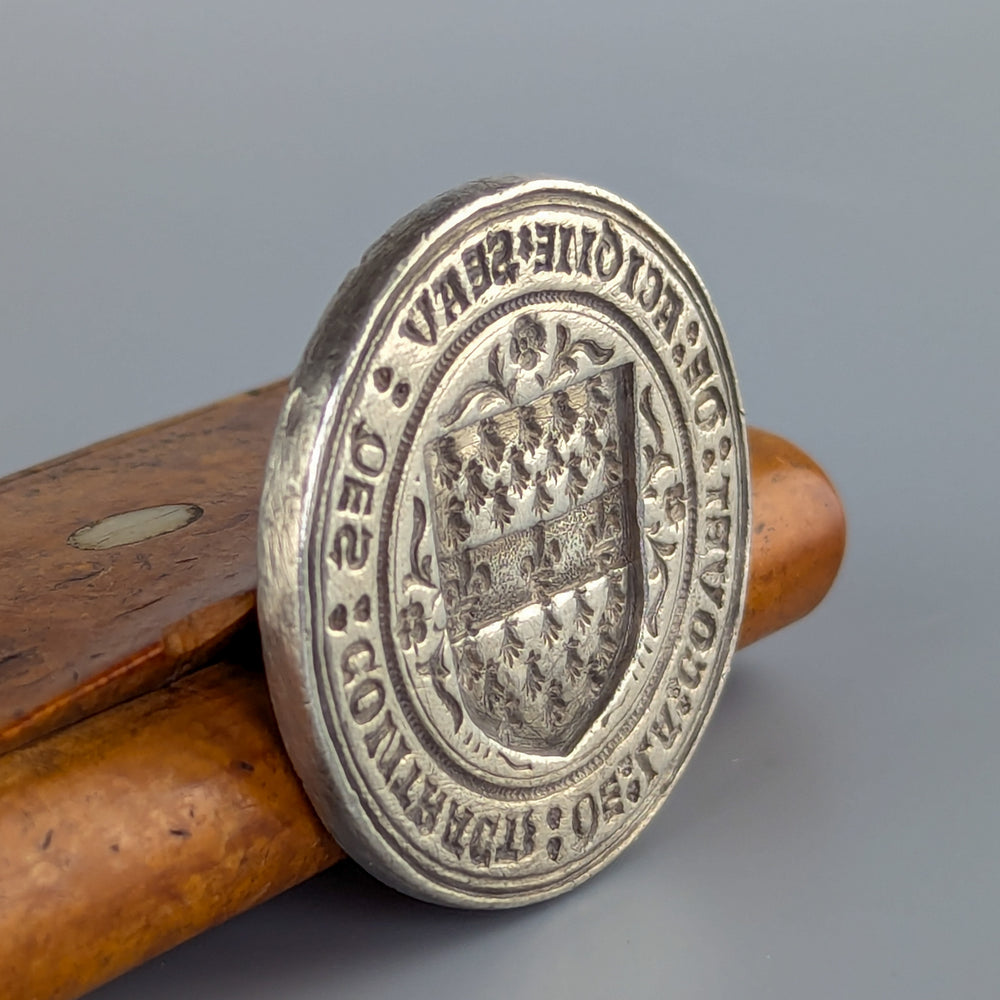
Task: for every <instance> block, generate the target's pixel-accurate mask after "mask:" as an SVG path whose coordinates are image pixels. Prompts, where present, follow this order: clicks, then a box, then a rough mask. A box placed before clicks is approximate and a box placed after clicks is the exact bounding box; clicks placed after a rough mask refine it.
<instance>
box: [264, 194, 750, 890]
mask: <svg viewBox="0 0 1000 1000" xmlns="http://www.w3.org/2000/svg"><path fill="white" fill-rule="evenodd" d="M748 505H749V488H748V471H747V447H746V434H745V426H744V422H743V414H742V410H741V406H740V401H739V396H738V391H737V387H736V381H735V378H734V377H733V372H732V368H731V363H730V358H729V353H728V349H727V346H726V343H725V339H724V336H723V333H722V330H721V327H720V325H719V322H718V319H717V317H716V315H715V312H714V309H713V307H712V305H711V302H710V300H709V298H708V295H707V293H706V291H705V289H704V287H703V286H702V284H701V281H700V279H699V278H698V276H697V275H696V274H695V272H694V270H693V268H692V267H691V265H690V264H689V263H688V261H687V260H686V258H685V257H684V256H683V255H682V254H681V253H680V251H679V250H678V249H677V248H676V247H675V246H674V245H673V243H672V242H671V241H670V239H669V238H668V237H667V236H666V235H665V234H664V233H663V232H662V231H661V230H660V229H659V228H658V227H656V226H655V225H654V224H653V223H652V222H650V221H649V220H648V219H647V218H646V217H645V216H643V215H642V214H641V213H640V212H638V211H637V210H636V209H635V208H633V207H632V206H631V205H628V204H627V203H625V202H623V201H621V200H620V199H618V198H616V197H614V196H612V195H609V194H607V193H606V192H603V191H600V190H597V189H595V188H592V187H588V186H585V185H582V184H576V183H570V182H567V181H553V180H533V181H519V180H497V181H482V182H479V183H476V184H472V185H469V186H467V187H464V188H461V189H458V190H456V191H452V192H449V193H448V194H446V195H443V196H442V197H440V198H438V199H436V200H435V201H433V202H431V203H429V204H428V205H426V206H424V207H423V208H421V209H419V210H418V211H417V212H415V213H414V214H413V215H411V216H409V217H407V218H406V219H404V220H402V221H401V222H400V223H399V224H398V225H397V226H395V227H394V228H393V229H392V230H391V231H390V232H389V233H388V234H386V236H385V237H383V239H382V240H380V241H379V242H378V243H377V244H376V245H375V246H374V247H372V248H371V250H370V251H369V252H368V253H367V254H366V255H365V257H364V258H363V260H362V262H361V264H360V266H359V267H358V268H357V269H356V270H355V271H354V272H352V273H351V274H350V275H349V276H348V278H347V279H346V281H345V282H344V284H343V286H342V287H341V289H340V291H339V292H338V293H337V295H336V297H335V298H334V300H333V302H332V303H331V305H330V307H329V309H328V311H327V313H326V315H325V316H324V318H323V319H322V321H321V322H320V325H319V329H318V330H317V332H316V334H315V335H314V337H313V339H312V341H311V343H310V344H309V347H308V349H307V351H306V353H305V356H304V358H303V360H302V363H301V365H300V366H299V369H298V371H297V372H296V374H295V376H294V379H293V382H292V386H291V389H290V392H289V396H288V399H287V401H286V404H285V407H284V410H283V413H282V416H281V419H280V421H279V426H278V429H277V432H276V435H275V439H274V444H273V447H272V451H271V457H270V461H269V465H268V471H267V480H266V484H265V490H264V497H263V501H262V510H261V535H260V553H259V554H260V597H259V600H260V612H261V630H262V633H263V639H264V651H265V656H266V662H267V672H268V679H269V683H270V686H271V691H272V695H273V699H274V704H275V709H276V712H277V715H278V721H279V723H280V726H281V731H282V734H283V737H284V739H285V742H286V745H287V747H288V750H289V753H290V755H291V757H292V760H293V761H294V763H295V766H296V768H297V770H298V772H299V774H300V775H301V777H302V780H303V782H304V784H305V787H306V789H307V791H308V793H309V796H310V798H311V799H312V801H313V804H314V805H315V807H316V809H317V811H318V812H319V814H320V816H321V817H322V818H323V820H324V822H325V823H326V824H327V825H328V826H329V828H330V829H331V831H332V832H333V834H334V835H335V836H336V837H337V839H338V840H339V841H340V842H341V843H342V844H343V846H344V847H345V848H346V849H347V850H348V852H349V853H350V854H351V855H352V856H353V857H354V858H355V859H357V860H358V861H360V862H361V863H363V864H364V865H366V866H367V867H368V868H369V869H370V870H371V871H372V872H373V873H374V874H375V875H377V876H378V877H379V878H381V879H383V880H384V881H386V882H388V883H390V884H392V885H394V886H397V887H398V888H400V889H402V890H403V891H405V892H408V893H411V894H412V895H415V896H419V897H422V898H424V899H429V900H433V901H436V902H441V903H447V904H451V905H455V906H473V907H497V906H516V905H520V904H524V903H529V902H533V901H536V900H539V899H544V898H546V897H549V896H553V895H555V894H557V893H560V892H563V891H565V890H567V889H569V888H571V887H572V886H574V885H576V884H577V883H579V882H580V881H582V880H584V879H586V878H588V877H589V876H591V875H592V874H594V872H596V871H597V870H599V869H600V868H602V867H603V866H604V865H606V864H607V863H608V862H609V861H610V860H611V859H612V858H614V857H615V856H616V855H617V854H618V852H619V851H621V850H622V848H623V847H625V846H626V845H627V844H628V843H629V841H631V839H632V838H633V837H635V836H636V834H638V833H639V831H640V830H641V829H642V828H643V827H644V826H645V824H646V823H647V822H648V821H649V820H650V818H651V817H652V816H653V814H654V813H655V811H656V809H657V808H658V807H659V806H660V804H661V803H662V802H663V800H664V798H665V797H666V795H667V793H668V792H669V790H670V788H671V787H672V785H673V783H674V780H675V779H676V777H677V776H678V774H679V772H680V771H681V769H682V768H683V766H684V763H685V761H686V760H687V758H688V756H689V754H690V752H691V750H692V748H693V747H694V745H695V743H696V741H697V739H698V736H699V734H700V732H701V729H702V726H703V725H704V723H705V721H706V719H707V718H708V716H709V714H710V713H711V710H712V708H713V706H714V704H715V701H716V699H717V696H718V693H719V689H720V686H721V683H722V680H723V678H724V677H725V675H726V673H727V671H728V667H729V662H730V659H731V656H732V652H733V648H734V643H735V637H736V635H737V633H738V628H739V621H740V615H741V612H742V605H743V597H744V589H745V583H746V568H747V553H748V534H747V527H748V519H749V512H748Z"/></svg>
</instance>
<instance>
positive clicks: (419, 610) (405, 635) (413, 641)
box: [397, 601, 427, 649]
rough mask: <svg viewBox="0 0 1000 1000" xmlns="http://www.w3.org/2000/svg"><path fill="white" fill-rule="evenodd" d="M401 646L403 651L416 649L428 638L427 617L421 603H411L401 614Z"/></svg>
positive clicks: (399, 626)
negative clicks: (411, 648)
mask: <svg viewBox="0 0 1000 1000" xmlns="http://www.w3.org/2000/svg"><path fill="white" fill-rule="evenodd" d="M397 628H398V629H399V645H400V646H401V647H402V648H403V649H409V648H410V647H411V646H412V647H413V648H414V649H416V648H417V646H419V645H420V643H422V642H423V641H424V639H426V638H427V616H426V614H425V613H424V606H423V604H421V603H420V602H419V601H410V603H409V604H407V605H405V606H404V607H403V608H402V610H401V611H400V612H399V622H398V624H397Z"/></svg>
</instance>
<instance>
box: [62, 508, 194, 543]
mask: <svg viewBox="0 0 1000 1000" xmlns="http://www.w3.org/2000/svg"><path fill="white" fill-rule="evenodd" d="M202 514H204V511H203V510H202V508H201V507H199V506H198V505H197V504H194V503H171V504H164V505H162V506H160V507H143V508H141V509H140V510H128V511H125V512H124V513H123V514H112V515H111V516H110V517H105V518H102V519H101V520H100V521H94V522H93V523H92V524H85V525H84V526H83V527H82V528H77V529H76V531H74V532H73V534H72V535H70V536H69V538H67V539H66V541H67V542H69V544H70V545H73V546H75V547H76V548H78V549H113V548H116V547H117V546H119V545H132V544H133V543H134V542H144V541H146V540H147V539H150V538H156V537H157V536H158V535H168V534H170V532H171V531H179V530H180V529H181V528H186V527H187V526H188V525H189V524H193V523H194V522H195V521H197V520H198V518H199V517H201V515H202Z"/></svg>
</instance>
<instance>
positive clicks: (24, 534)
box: [0, 382, 285, 753]
mask: <svg viewBox="0 0 1000 1000" xmlns="http://www.w3.org/2000/svg"><path fill="white" fill-rule="evenodd" d="M284 393H285V383H283V382H282V383H276V384H274V385H271V386H267V387H265V388H263V389H259V390H257V391H254V392H250V393H244V394H243V395H240V396H234V397H232V398H231V399H226V400H223V401H221V402H218V403H215V404H213V405H212V406H208V407H205V408H204V409H201V410H196V411H194V412H191V413H186V414H184V415H183V416H180V417H176V418H174V419H172V420H166V421H164V422H162V423H158V424H154V425H152V426H150V427H145V428H142V429H141V430H137V431H133V432H132V433H130V434H126V435H124V436H122V437H117V438H112V439H111V440H109V441H102V442H100V443H99V444H95V445H92V446H90V447H89V448H84V449H83V450H82V451H78V452H74V453H73V454H71V455H65V456H63V457H62V458H57V459H55V460H54V461H51V462H46V463H45V464H44V465H39V466H36V467H34V468H31V469H26V470H25V471H23V472H20V473H17V474H15V475H13V476H10V477H8V478H6V479H3V480H0V753H2V752H3V751H4V750H7V749H10V748H11V747H14V746H17V745H19V744H21V743H24V742H25V741H27V740H29V739H33V738H35V737H37V736H40V735H43V734H44V733H46V732H49V731H51V730H53V729H56V728H59V727H60V726H64V725H67V724H69V723H72V722H75V721H77V720H79V719H81V718H84V717H86V716H88V715H91V714H93V713H94V712H97V711H100V710H101V709H103V708H107V707H108V706H110V705H115V704H118V703H119V702H121V701H124V700H125V699H126V698H131V697H134V696H135V695H137V694H141V693H142V692H144V691H150V690H153V689H154V688H156V687H159V686H161V685H163V684H165V683H167V682H168V681H169V680H171V679H172V678H173V677H175V676H177V675H178V674H180V673H183V672H184V671H186V670H189V669H191V668H192V667H195V666H199V665H201V664H203V663H206V662H208V660H209V659H211V657H212V656H213V655H214V654H215V653H217V652H218V650H219V649H220V648H221V645H222V644H223V643H224V642H225V640H226V639H227V638H228V637H229V636H231V635H232V634H233V633H234V632H235V631H236V630H237V629H239V628H240V627H241V626H243V625H246V624H247V623H248V622H251V621H252V620H253V609H254V590H255V588H256V585H257V569H256V536H257V504H258V500H259V497H260V490H261V484H262V481H263V476H264V462H265V460H266V457H267V449H268V447H269V445H270V441H271V433H272V431H273V429H274V424H275V421H276V419H277V413H278V410H279V408H280V406H281V401H282V399H283V397H284ZM164 504H185V505H197V506H198V507H199V508H201V509H202V511H203V514H202V515H201V516H200V517H199V518H198V519H197V520H196V521H194V522H193V523H191V524H190V525H188V526H187V527H184V528H182V529H180V530H177V531H173V532H171V533H169V534H163V535H159V536H157V537H153V538H150V539H148V540H147V541H136V542H132V543H131V544H126V545H121V546H116V547H113V548H105V549H99V550H81V549H79V548H76V547H74V546H73V545H71V544H69V542H68V539H69V537H70V535H71V534H73V533H74V532H76V531H78V530H79V529H80V528H81V527H83V526H84V525H87V524H91V523H93V522H95V521H100V520H102V519H104V518H107V517H109V516H111V515H115V514H121V513H123V512H126V511H133V510H142V509H145V508H149V507H153V506H159V505H164Z"/></svg>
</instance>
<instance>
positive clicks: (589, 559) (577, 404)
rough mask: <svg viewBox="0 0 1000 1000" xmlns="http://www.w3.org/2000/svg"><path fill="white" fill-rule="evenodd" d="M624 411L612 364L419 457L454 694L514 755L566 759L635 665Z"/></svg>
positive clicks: (627, 373) (627, 414) (620, 376)
mask: <svg viewBox="0 0 1000 1000" xmlns="http://www.w3.org/2000/svg"><path fill="white" fill-rule="evenodd" d="M633 408H634V403H633V400H632V369H631V366H630V365H627V364H626V365H620V366H618V367H616V368H611V369H605V370H604V371H602V372H600V373H599V374H596V375H592V376H591V377H589V378H585V379H581V380H580V381H578V382H575V383H573V384H570V385H569V386H567V387H566V388H564V389H560V390H558V391H555V392H549V393H546V394H543V395H540V396H538V397H537V398H536V399H534V400H533V401H532V402H530V403H528V404H526V405H522V406H516V407H512V408H510V409H507V410H505V411H503V412H500V413H494V414H492V415H490V416H488V417H485V418H483V419H480V420H478V421H476V422H474V423H470V424H467V425H465V426H464V427H460V428H458V429H455V430H452V431H451V432H450V433H448V434H445V435H443V436H441V437H438V438H436V439H435V440H434V441H432V442H431V443H430V444H429V445H428V446H427V452H426V461H427V466H428V473H429V475H428V479H429V482H430V485H431V493H432V496H433V508H434V521H435V535H436V538H437V547H438V563H439V569H440V575H441V581H442V590H443V594H444V599H445V607H446V613H447V632H448V638H449V642H450V645H451V649H452V654H453V657H454V662H455V669H456V671H457V680H458V687H459V690H460V692H461V697H462V700H463V703H464V707H465V709H466V712H467V713H468V716H469V718H470V720H471V721H473V722H474V723H475V724H476V725H477V726H478V727H479V728H480V729H481V730H482V731H483V732H484V733H486V734H487V735H488V736H490V737H492V738H493V739H495V740H497V741H498V742H500V743H501V744H503V745H504V746H505V747H508V748H510V749H512V750H518V751H523V752H526V753H533V754H548V755H555V754H565V753H567V752H569V751H570V750H571V749H572V748H573V746H575V744H576V743H577V742H578V741H579V739H580V737H581V736H582V735H583V734H584V733H585V732H586V731H587V730H588V729H589V728H590V726H591V725H592V724H593V723H594V722H595V720H597V719H598V718H599V717H600V715H601V713H602V711H603V710H604V709H605V707H606V705H607V703H608V701H609V700H610V698H611V696H612V694H613V692H614V690H615V689H616V687H617V686H618V684H619V682H620V680H621V678H622V674H623V672H624V670H625V669H626V667H627V665H628V663H629V660H630V657H631V656H632V653H633V647H634V645H635V640H636V632H637V624H638V618H639V613H637V611H636V609H639V608H641V604H642V600H641V592H640V591H639V589H638V588H639V580H638V558H637V537H638V530H637V524H636V521H637V508H636V498H635V488H634V483H635V475H634V417H633Z"/></svg>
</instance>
